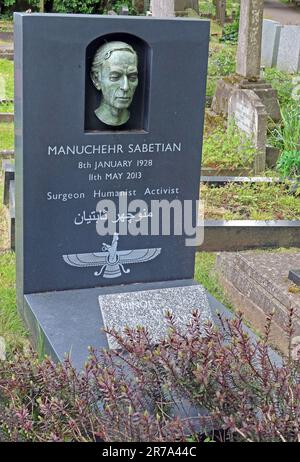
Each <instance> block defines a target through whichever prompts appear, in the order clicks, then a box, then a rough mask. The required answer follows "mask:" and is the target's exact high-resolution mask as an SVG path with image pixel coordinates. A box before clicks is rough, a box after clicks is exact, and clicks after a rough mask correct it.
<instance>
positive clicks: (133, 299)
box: [99, 285, 212, 349]
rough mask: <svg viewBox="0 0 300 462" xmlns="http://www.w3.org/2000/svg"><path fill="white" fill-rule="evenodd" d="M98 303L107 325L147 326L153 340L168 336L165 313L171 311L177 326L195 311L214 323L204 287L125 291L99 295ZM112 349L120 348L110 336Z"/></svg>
mask: <svg viewBox="0 0 300 462" xmlns="http://www.w3.org/2000/svg"><path fill="white" fill-rule="evenodd" d="M99 305H100V309H101V313H102V318H103V319H104V324H105V326H107V327H108V328H109V329H115V330H117V331H118V332H123V331H124V329H125V328H126V327H129V328H135V327H136V326H137V325H138V326H147V329H149V331H150V332H151V337H152V339H153V341H154V342H158V341H159V340H162V339H163V338H164V337H166V336H167V333H168V332H167V323H166V321H165V319H164V316H165V313H166V312H172V314H173V315H174V317H175V325H176V326H177V327H180V326H182V329H183V326H187V325H188V324H189V322H190V320H191V318H192V314H193V311H196V310H197V311H198V312H199V313H200V323H201V324H202V325H205V323H207V322H212V315H211V310H210V307H209V303H208V298H207V294H206V291H205V289H204V288H203V287H201V286H194V285H193V286H186V287H172V288H164V289H156V290H151V291H149V290H145V291H139V292H131V293H129V294H128V293H127V294H125V293H124V292H123V293H120V294H113V295H111V294H110V295H100V296H99ZM108 342H109V346H110V348H111V349H114V348H117V346H118V345H117V343H116V341H115V339H114V338H113V337H110V336H109V337H108Z"/></svg>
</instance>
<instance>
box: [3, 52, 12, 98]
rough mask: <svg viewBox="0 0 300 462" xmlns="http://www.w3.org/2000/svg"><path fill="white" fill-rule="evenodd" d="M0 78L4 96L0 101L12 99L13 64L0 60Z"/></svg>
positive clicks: (6, 60)
mask: <svg viewBox="0 0 300 462" xmlns="http://www.w3.org/2000/svg"><path fill="white" fill-rule="evenodd" d="M0 77H3V78H4V92H5V94H4V95H1V99H2V98H3V97H4V98H5V99H13V97H14V63H13V62H12V61H9V60H8V59H0Z"/></svg>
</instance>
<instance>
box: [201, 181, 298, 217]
mask: <svg viewBox="0 0 300 462" xmlns="http://www.w3.org/2000/svg"><path fill="white" fill-rule="evenodd" d="M293 186H294V185H291V184H288V183H287V184H266V183H254V184H249V183H245V184H241V185H238V184H233V183H231V184H227V185H226V186H223V187H208V186H202V188H201V199H202V200H203V201H204V204H205V218H206V219H211V220H299V219H300V201H299V197H298V196H297V195H296V194H291V191H292V188H293Z"/></svg>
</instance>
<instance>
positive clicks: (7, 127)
mask: <svg viewBox="0 0 300 462" xmlns="http://www.w3.org/2000/svg"><path fill="white" fill-rule="evenodd" d="M11 149H14V124H13V123H1V124H0V151H3V150H11Z"/></svg>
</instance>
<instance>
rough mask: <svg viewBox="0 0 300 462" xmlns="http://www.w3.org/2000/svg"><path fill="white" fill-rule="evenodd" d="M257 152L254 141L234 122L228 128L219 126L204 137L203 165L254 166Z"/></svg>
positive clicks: (228, 167)
mask: <svg viewBox="0 0 300 462" xmlns="http://www.w3.org/2000/svg"><path fill="white" fill-rule="evenodd" d="M255 153H256V150H255V148H254V147H253V146H252V142H251V141H250V140H249V138H248V137H247V136H246V135H245V134H244V133H243V132H242V131H240V130H239V129H238V128H237V127H236V126H235V125H234V124H230V125H229V127H228V130H226V129H224V128H221V127H218V126H217V127H216V128H215V129H213V130H212V131H211V133H209V134H208V136H206V137H205V138H204V144H203V165H204V166H205V167H212V168H219V169H222V168H227V169H232V170H234V169H236V168H239V167H253V163H254V156H255Z"/></svg>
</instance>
